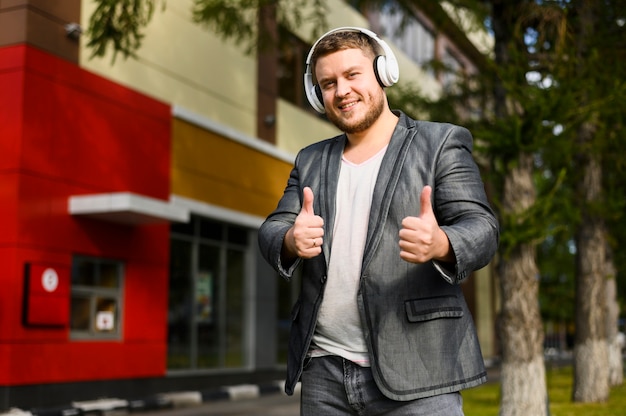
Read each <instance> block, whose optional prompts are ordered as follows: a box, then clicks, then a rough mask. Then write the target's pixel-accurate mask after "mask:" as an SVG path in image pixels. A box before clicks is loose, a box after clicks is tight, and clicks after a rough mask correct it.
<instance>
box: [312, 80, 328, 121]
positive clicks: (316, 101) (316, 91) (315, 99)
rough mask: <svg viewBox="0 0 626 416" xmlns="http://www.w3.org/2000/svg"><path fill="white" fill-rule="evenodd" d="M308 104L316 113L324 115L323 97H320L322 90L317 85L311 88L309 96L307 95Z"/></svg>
mask: <svg viewBox="0 0 626 416" xmlns="http://www.w3.org/2000/svg"><path fill="white" fill-rule="evenodd" d="M309 103H310V104H311V106H312V107H313V108H314V109H315V110H316V111H317V112H318V113H322V114H324V113H325V112H326V109H325V108H324V97H323V96H322V89H321V88H320V86H319V85H318V84H315V85H313V87H311V94H309Z"/></svg>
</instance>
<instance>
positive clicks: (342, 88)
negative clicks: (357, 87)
mask: <svg viewBox="0 0 626 416" xmlns="http://www.w3.org/2000/svg"><path fill="white" fill-rule="evenodd" d="M350 91H351V88H350V83H349V82H348V80H342V79H339V80H337V89H336V90H335V95H336V96H337V97H345V96H346V95H347V94H348V93H349V92H350Z"/></svg>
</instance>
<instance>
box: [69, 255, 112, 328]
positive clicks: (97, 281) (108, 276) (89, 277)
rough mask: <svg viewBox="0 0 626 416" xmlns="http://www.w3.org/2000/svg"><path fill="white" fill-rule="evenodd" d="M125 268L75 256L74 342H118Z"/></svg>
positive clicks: (94, 258) (108, 261) (72, 319)
mask: <svg viewBox="0 0 626 416" xmlns="http://www.w3.org/2000/svg"><path fill="white" fill-rule="evenodd" d="M123 271H124V265H123V264H122V263H121V262H119V261H115V260H108V259H102V258H96V257H83V256H76V257H74V259H73V261H72V297H71V305H70V334H71V337H72V338H73V339H81V338H82V339H118V338H119V337H120V334H121V331H120V322H121V319H120V315H121V305H122V290H121V288H122V278H123Z"/></svg>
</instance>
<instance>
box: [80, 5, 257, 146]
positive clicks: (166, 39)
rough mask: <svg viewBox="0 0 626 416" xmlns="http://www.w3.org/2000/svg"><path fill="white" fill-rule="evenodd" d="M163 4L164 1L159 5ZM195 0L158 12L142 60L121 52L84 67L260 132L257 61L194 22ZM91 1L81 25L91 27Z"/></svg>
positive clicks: (84, 54) (83, 57)
mask: <svg viewBox="0 0 626 416" xmlns="http://www.w3.org/2000/svg"><path fill="white" fill-rule="evenodd" d="M159 4H160V3H159ZM192 4H193V3H192V1H191V0H176V1H168V2H167V3H166V8H165V10H163V11H162V10H161V9H160V7H157V9H156V10H155V12H154V16H153V18H152V21H151V22H150V24H149V25H148V27H147V28H146V30H145V37H144V40H143V44H142V47H141V48H140V49H139V51H137V59H133V58H129V59H124V58H123V56H121V54H118V56H117V59H116V61H115V64H112V63H111V55H108V56H105V57H104V58H97V59H96V58H94V59H89V56H90V51H89V50H86V49H85V46H84V45H85V40H86V39H84V37H83V40H82V42H81V53H80V64H81V66H83V67H84V68H86V69H88V70H91V71H93V72H96V73H98V74H100V75H102V76H104V77H107V78H110V79H113V80H115V81H117V82H119V83H121V84H123V85H126V86H129V87H131V88H134V89H137V90H139V91H141V92H143V93H145V94H147V95H150V96H152V97H155V98H157V99H159V100H162V101H164V102H167V103H170V104H177V105H180V106H182V107H185V108H187V109H188V110H190V111H193V112H194V113H197V114H200V115H202V116H204V117H207V118H209V119H211V120H214V121H217V122H219V123H221V124H225V125H229V126H232V127H233V128H236V129H237V130H239V131H240V132H242V133H243V134H246V135H255V133H256V92H257V88H256V57H255V56H247V55H245V54H244V52H243V51H242V50H241V48H237V47H235V46H232V45H227V44H224V42H222V41H221V40H219V39H218V38H217V37H216V36H214V35H213V34H211V33H210V32H209V31H208V30H206V29H204V28H202V27H201V26H200V25H197V24H195V23H193V22H192V18H191V9H192ZM93 11H94V2H93V1H92V0H82V9H81V24H82V26H83V27H85V28H86V27H87V26H88V19H89V16H91V14H92V13H93Z"/></svg>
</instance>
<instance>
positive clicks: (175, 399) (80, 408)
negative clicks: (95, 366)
mask: <svg viewBox="0 0 626 416" xmlns="http://www.w3.org/2000/svg"><path fill="white" fill-rule="evenodd" d="M284 386H285V382H284V381H276V382H274V383H268V384H241V385H236V386H224V387H221V388H218V389H215V390H205V391H174V392H168V393H160V394H156V395H154V396H151V397H146V398H142V399H133V400H124V399H116V398H106V399H98V400H91V401H82V402H72V403H71V404H70V405H67V406H55V407H50V408H33V409H30V410H23V409H18V408H12V409H10V410H9V411H7V412H5V413H0V416H81V415H106V414H108V413H111V414H113V413H115V414H120V413H124V412H145V411H152V410H164V409H176V408H184V407H192V406H199V405H202V404H206V403H209V402H215V401H238V400H250V399H256V398H259V397H261V396H267V395H270V394H284V393H283V392H284Z"/></svg>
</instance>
